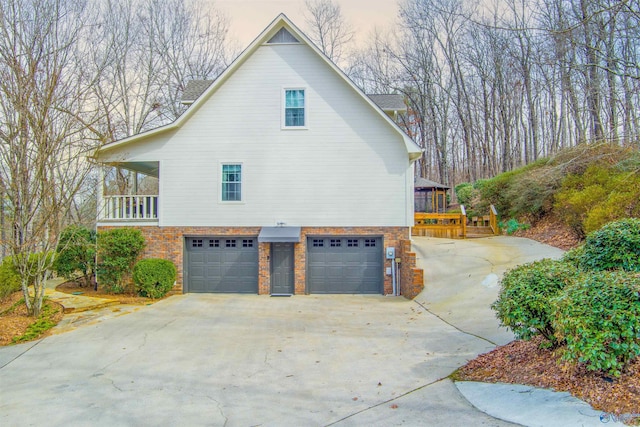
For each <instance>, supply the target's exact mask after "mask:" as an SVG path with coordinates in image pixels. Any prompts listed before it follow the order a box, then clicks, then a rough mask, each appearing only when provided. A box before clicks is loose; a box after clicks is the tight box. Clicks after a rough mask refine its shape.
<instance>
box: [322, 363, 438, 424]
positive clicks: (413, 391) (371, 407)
mask: <svg viewBox="0 0 640 427" xmlns="http://www.w3.org/2000/svg"><path fill="white" fill-rule="evenodd" d="M447 378H449V376H448V375H447V376H446V377H442V378H438V379H437V380H434V381H431V382H430V383H428V384H424V385H421V386H420V387H416V388H414V389H412V390H409V391H407V392H405V393H403V394H400V395H398V396H395V397H393V398H391V399H387V400H385V401H383V402H380V403H376V404H375V405H371V406H369V407H367V408H364V409H361V410H359V411H357V412H354V413H353V414H349V415H347V416H346V417H343V418H340V419H339V420H336V421H334V422H332V423H330V424H326V425H325V427H330V426H333V425H336V424H338V423H340V422H342V421H345V420H348V419H349V418H351V417H355V416H356V415H359V414H362V413H363V412H367V411H369V410H371V409H374V408H377V407H379V406H382V405H387V404H389V403H391V402H394V401H396V400H398V399H401V398H403V397H405V396H408V395H410V394H411V393H415V392H416V391H419V390H422V389H423V388H427V387H430V386H432V385H434V384H437V383H439V382H440V381H442V380H446V379H447Z"/></svg>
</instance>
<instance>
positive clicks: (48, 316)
mask: <svg viewBox="0 0 640 427" xmlns="http://www.w3.org/2000/svg"><path fill="white" fill-rule="evenodd" d="M21 303H22V304H24V300H22V301H21ZM58 311H59V310H58V308H54V307H53V306H52V305H51V304H49V303H47V302H45V303H44V306H43V307H42V311H41V312H40V315H39V316H38V320H37V321H36V322H34V323H32V324H31V325H29V327H28V328H27V330H26V331H25V332H24V334H22V335H20V336H17V337H14V338H13V339H12V342H13V343H14V344H15V343H20V342H25V341H31V340H34V339H36V338H39V337H40V336H41V335H42V334H44V333H45V332H47V331H48V330H49V329H51V328H53V327H54V326H56V325H57V324H58V322H56V321H55V320H53V318H54V316H55V315H56V313H58Z"/></svg>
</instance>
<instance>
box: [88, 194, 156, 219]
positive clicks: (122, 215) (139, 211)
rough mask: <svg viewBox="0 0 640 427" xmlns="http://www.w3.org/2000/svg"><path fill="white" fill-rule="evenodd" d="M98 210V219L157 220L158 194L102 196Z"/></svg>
mask: <svg viewBox="0 0 640 427" xmlns="http://www.w3.org/2000/svg"><path fill="white" fill-rule="evenodd" d="M99 212H100V215H99V219H100V220H110V221H157V220H158V196H157V195H131V196H104V197H103V198H102V206H100V209H99Z"/></svg>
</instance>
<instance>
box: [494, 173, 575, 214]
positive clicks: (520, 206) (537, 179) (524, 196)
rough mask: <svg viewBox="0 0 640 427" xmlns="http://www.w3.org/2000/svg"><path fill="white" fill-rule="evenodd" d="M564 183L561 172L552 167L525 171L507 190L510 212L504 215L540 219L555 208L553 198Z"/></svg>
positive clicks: (503, 212) (516, 177)
mask: <svg viewBox="0 0 640 427" xmlns="http://www.w3.org/2000/svg"><path fill="white" fill-rule="evenodd" d="M561 182H562V174H561V172H560V171H559V170H558V169H556V168H552V167H548V166H542V167H537V168H533V167H532V166H529V167H527V168H526V169H523V170H522V171H521V173H520V174H519V175H516V176H514V179H513V180H512V182H511V183H510V184H509V186H508V188H506V189H505V196H506V199H507V200H508V201H509V205H508V207H509V210H508V211H502V212H501V213H502V214H503V215H508V216H511V217H516V218H517V217H522V216H528V217H530V218H534V219H540V218H542V217H543V216H544V215H545V214H547V213H549V212H550V211H551V210H552V208H553V196H554V194H555V192H556V190H557V189H558V188H559V187H560V184H561Z"/></svg>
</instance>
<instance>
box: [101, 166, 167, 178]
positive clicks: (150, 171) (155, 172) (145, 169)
mask: <svg viewBox="0 0 640 427" xmlns="http://www.w3.org/2000/svg"><path fill="white" fill-rule="evenodd" d="M107 164H108V165H109V166H114V167H119V168H122V169H127V170H130V171H133V172H140V173H142V174H145V175H149V176H153V177H155V178H158V177H159V171H160V162H118V163H107Z"/></svg>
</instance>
